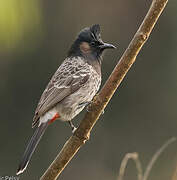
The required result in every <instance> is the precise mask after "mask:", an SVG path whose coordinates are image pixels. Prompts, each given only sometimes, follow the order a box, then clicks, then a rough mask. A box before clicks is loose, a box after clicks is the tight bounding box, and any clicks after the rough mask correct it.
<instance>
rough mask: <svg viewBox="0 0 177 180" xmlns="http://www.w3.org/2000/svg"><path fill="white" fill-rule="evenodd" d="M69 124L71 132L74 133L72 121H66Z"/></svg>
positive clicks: (74, 128)
mask: <svg viewBox="0 0 177 180" xmlns="http://www.w3.org/2000/svg"><path fill="white" fill-rule="evenodd" d="M68 123H69V125H70V126H71V130H72V133H73V134H74V132H75V130H76V129H77V128H76V127H75V126H74V124H73V123H72V121H68Z"/></svg>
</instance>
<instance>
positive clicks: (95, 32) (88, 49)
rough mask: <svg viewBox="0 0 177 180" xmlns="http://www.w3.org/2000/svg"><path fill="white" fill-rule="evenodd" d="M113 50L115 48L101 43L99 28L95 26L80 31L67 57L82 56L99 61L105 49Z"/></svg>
mask: <svg viewBox="0 0 177 180" xmlns="http://www.w3.org/2000/svg"><path fill="white" fill-rule="evenodd" d="M113 48H116V47H115V46H113V45H112V44H108V43H104V42H103V41H102V39H101V34H100V26H99V25H98V24H95V25H93V26H91V27H87V28H84V29H83V30H81V31H80V33H79V34H78V36H77V38H76V40H75V41H74V43H73V45H72V46H71V48H70V50H69V53H68V56H83V57H86V58H91V59H97V58H98V59H99V58H100V57H101V55H102V53H103V51H104V50H105V49H113Z"/></svg>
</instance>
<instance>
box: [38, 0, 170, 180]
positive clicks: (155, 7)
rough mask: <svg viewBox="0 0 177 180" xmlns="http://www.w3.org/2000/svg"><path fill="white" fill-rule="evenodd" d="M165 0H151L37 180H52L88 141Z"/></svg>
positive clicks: (164, 4) (144, 40)
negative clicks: (81, 115) (97, 90)
mask: <svg viewBox="0 0 177 180" xmlns="http://www.w3.org/2000/svg"><path fill="white" fill-rule="evenodd" d="M167 2H168V0H153V1H152V4H151V7H150V9H149V11H148V13H147V15H146V17H145V18H144V20H143V22H142V24H141V26H140V27H139V29H138V31H137V32H136V34H135V36H134V37H133V39H132V41H131V42H130V44H129V46H128V48H127V49H126V51H125V52H124V54H123V55H122V57H121V59H120V61H119V62H118V64H117V65H116V67H115V68H114V70H113V72H112V74H111V75H110V77H109V79H108V80H107V82H106V83H105V85H104V87H103V88H102V89H101V91H100V93H99V94H98V95H97V96H96V97H95V98H94V100H93V103H92V104H91V106H90V107H89V112H87V113H86V114H85V117H84V118H83V120H82V121H81V123H80V125H79V127H78V128H77V130H76V131H75V133H74V134H73V136H71V137H70V138H69V140H68V141H67V142H66V143H65V145H64V147H63V148H62V150H61V151H60V153H59V154H58V155H57V157H56V159H55V160H54V161H53V162H52V164H51V165H50V167H49V168H48V169H47V171H46V172H45V173H44V175H43V176H42V177H41V178H40V180H54V179H57V177H58V176H59V175H60V173H61V172H62V171H63V169H64V168H65V167H66V165H67V164H68V163H69V161H70V160H71V159H72V157H73V156H74V155H75V154H76V152H77V151H78V150H79V149H80V148H81V146H82V145H83V144H84V143H85V142H86V141H87V140H88V139H89V136H90V131H91V130H92V128H93V126H94V125H95V123H96V122H97V120H98V118H99V117H100V115H101V113H102V112H103V110H104V108H105V107H106V106H107V104H108V102H109V101H110V99H111V97H112V96H113V94H114V92H115V91H116V89H117V87H118V86H119V85H120V83H121V82H122V80H123V78H124V76H125V75H126V73H127V72H128V70H129V69H130V67H131V66H132V64H133V63H134V62H135V60H136V56H137V55H138V53H139V51H140V49H141V48H142V46H143V45H144V43H145V42H146V40H147V39H148V37H149V35H150V33H151V31H152V29H153V27H154V25H155V23H156V22H157V20H158V18H159V16H160V14H161V13H162V11H163V9H164V8H165V6H166V4H167Z"/></svg>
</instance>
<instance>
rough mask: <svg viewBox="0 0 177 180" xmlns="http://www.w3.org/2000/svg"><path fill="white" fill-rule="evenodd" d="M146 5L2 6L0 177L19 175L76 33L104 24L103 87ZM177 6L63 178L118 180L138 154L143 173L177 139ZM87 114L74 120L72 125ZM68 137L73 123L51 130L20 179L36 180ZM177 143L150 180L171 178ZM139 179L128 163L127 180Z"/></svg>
mask: <svg viewBox="0 0 177 180" xmlns="http://www.w3.org/2000/svg"><path fill="white" fill-rule="evenodd" d="M150 3H151V1H147V0H141V1H140V0H133V1H132V0H119V1H117V0H111V1H106V0H96V1H93V0H90V1H82V0H77V1H69V0H65V1H64V0H60V1H59V0H53V1H48V0H43V1H37V0H28V1H24V0H0V91H1V92H0V96H1V98H0V112H1V125H0V145H1V147H0V177H1V176H5V175H9V176H14V175H15V172H16V168H17V165H18V163H19V160H20V158H21V156H22V154H23V152H24V149H25V147H26V143H27V141H28V140H29V138H30V137H31V136H32V134H33V131H34V130H33V129H31V123H32V118H33V115H34V110H35V108H36V105H37V103H38V100H39V98H40V95H41V93H42V92H43V90H44V88H45V86H46V84H47V83H48V81H49V79H50V78H51V76H52V74H53V73H54V72H55V71H56V69H57V67H58V66H59V65H60V64H61V62H62V61H63V59H64V58H65V56H66V53H67V50H68V49H69V47H70V45H71V43H72V42H73V40H74V38H75V36H76V34H77V33H78V32H79V31H80V30H81V29H82V28H84V27H87V26H90V25H92V24H95V23H99V24H100V25H101V29H102V38H103V40H104V41H107V42H110V43H113V44H114V45H116V46H117V47H118V49H117V50H114V51H107V53H106V54H105V57H104V62H103V67H102V71H103V83H102V84H104V82H105V81H106V79H107V78H108V76H109V74H110V73H111V71H112V70H113V67H114V66H115V64H116V63H117V61H118V59H119V58H120V56H121V55H122V53H123V52H124V50H125V48H126V47H127V45H128V44H129V42H130V40H131V39H132V37H133V35H134V34H135V32H136V30H137V28H138V27H139V25H140V24H141V22H142V20H143V18H144V16H145V14H146V13H147V10H148V8H149V5H150ZM176 12H177V1H175V0H171V1H169V3H168V6H167V7H166V9H165V11H164V12H163V14H162V16H161V17H160V19H159V21H158V23H157V24H156V26H155V29H154V30H153V32H152V34H151V36H150V38H149V40H148V41H147V43H146V44H145V46H144V47H143V49H142V51H141V52H140V54H139V55H138V57H137V61H136V63H135V64H134V65H133V67H132V68H131V70H130V71H129V73H128V74H127V76H126V77H125V79H124V81H123V82H122V84H121V86H120V87H119V89H118V90H117V91H116V93H115V95H114V97H113V98H112V100H111V102H110V103H109V105H108V106H107V108H106V109H105V113H104V115H102V116H101V118H100V120H99V122H98V123H97V124H96V126H95V127H94V129H93V131H92V134H91V138H90V140H89V141H88V142H87V143H86V145H85V146H84V147H82V148H81V150H80V151H79V153H78V154H77V155H76V156H75V157H74V159H73V160H72V161H71V163H70V164H69V165H68V166H67V167H66V169H65V170H64V172H63V173H62V175H61V177H60V179H61V180H66V179H76V180H90V179H93V180H99V179H103V180H108V179H109V180H116V177H117V173H118V169H119V166H120V163H121V160H122V159H123V157H124V155H125V154H126V153H128V152H138V153H139V154H140V159H141V161H142V164H143V167H145V166H146V165H147V163H148V162H149V160H150V159H151V157H152V155H153V154H154V152H155V151H156V150H157V149H158V148H159V147H160V146H161V145H162V144H163V143H164V142H165V141H166V140H167V139H169V138H170V137H172V136H177V110H176V105H177V60H176V57H177V21H176ZM84 113H85V112H82V113H81V114H80V115H79V116H77V117H76V118H75V121H74V123H75V125H78V124H79V120H80V119H81V118H82V117H83V115H84ZM70 136H71V129H70V127H69V126H68V124H66V123H63V122H60V121H58V122H55V123H54V124H53V125H52V126H51V127H49V128H48V130H47V132H46V133H45V135H44V137H43V138H42V140H41V142H40V144H39V146H38V148H37V150H36V152H35V153H34V155H33V157H32V161H31V162H30V164H29V166H28V169H27V170H26V171H25V172H24V174H22V176H21V177H20V179H24V180H37V179H39V177H40V176H41V175H42V174H43V172H44V171H45V170H46V168H47V167H48V166H49V164H50V163H51V162H52V160H53V159H54V157H55V156H56V155H57V153H58V152H59V151H60V149H61V148H62V146H63V144H64V143H65V141H66V140H67V139H68V138H69V137H70ZM176 163H177V143H176V144H175V143H174V144H173V145H171V146H170V147H169V148H168V149H167V150H166V151H165V152H164V153H163V154H162V156H161V157H160V159H159V160H158V161H157V163H156V164H155V166H154V168H153V170H152V172H151V174H150V179H151V180H167V179H170V177H171V176H172V173H173V172H174V168H175V165H176ZM134 179H136V170H135V166H134V163H133V162H132V161H131V162H130V163H129V165H128V168H127V171H126V177H125V180H134Z"/></svg>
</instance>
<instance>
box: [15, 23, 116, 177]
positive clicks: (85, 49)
mask: <svg viewBox="0 0 177 180" xmlns="http://www.w3.org/2000/svg"><path fill="white" fill-rule="evenodd" d="M107 48H115V47H114V46H113V45H111V44H107V43H104V42H103V41H102V40H101V36H100V26H99V25H93V26H92V27H90V28H85V29H83V30H82V31H81V32H80V33H79V35H78V37H77V38H76V40H75V41H74V43H73V44H72V46H71V48H70V50H69V52H68V56H67V58H66V59H65V60H64V62H63V63H62V64H61V65H60V67H59V68H58V70H57V71H56V73H55V74H54V75H53V77H52V79H51V80H50V82H49V84H48V85H47V87H46V89H45V90H44V92H43V94H42V96H41V98H40V101H39V103H38V106H37V108H36V111H35V115H34V118H33V123H32V127H34V126H36V125H37V129H36V131H35V133H34V135H33V136H32V138H31V140H30V142H29V143H28V146H27V148H26V150H25V153H24V155H23V157H22V160H21V162H20V165H19V168H18V170H17V175H18V174H20V173H22V172H23V171H24V170H25V168H26V167H27V165H28V162H29V160H30V158H31V156H32V154H33V152H34V150H35V148H36V146H37V144H38V142H39V140H40V138H41V137H42V135H43V134H44V132H45V130H46V129H47V127H48V125H49V124H51V122H53V121H55V120H56V119H60V120H62V121H68V122H70V124H71V126H72V127H73V125H72V123H71V120H72V119H73V118H74V117H75V116H76V115H77V114H78V113H80V112H81V111H82V110H83V108H84V107H85V105H86V104H88V103H89V102H90V101H91V100H92V99H93V97H94V96H95V94H96V93H97V91H98V90H99V87H100V84H101V62H102V53H103V51H104V50H105V49H107Z"/></svg>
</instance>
